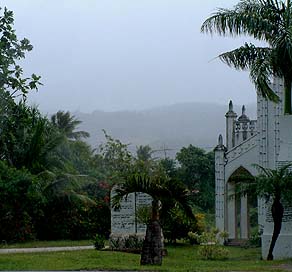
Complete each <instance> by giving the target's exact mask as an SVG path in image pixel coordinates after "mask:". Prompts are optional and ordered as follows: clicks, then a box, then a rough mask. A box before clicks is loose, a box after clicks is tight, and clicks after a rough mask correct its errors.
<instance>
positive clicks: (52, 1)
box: [0, 0, 256, 112]
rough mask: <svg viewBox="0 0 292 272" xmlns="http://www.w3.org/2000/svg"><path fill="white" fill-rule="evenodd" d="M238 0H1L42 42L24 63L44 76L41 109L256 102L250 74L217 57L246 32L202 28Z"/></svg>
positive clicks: (20, 28) (24, 33) (18, 25)
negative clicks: (225, 34)
mask: <svg viewBox="0 0 292 272" xmlns="http://www.w3.org/2000/svg"><path fill="white" fill-rule="evenodd" d="M237 2H238V1H237V0H1V4H0V5H1V6H2V7H3V6H7V7H8V8H9V9H11V10H13V11H14V14H15V29H16V30H17V34H18V37H19V38H23V37H26V38H28V39H29V40H30V41H31V43H32V44H33V46H34V50H33V51H32V52H30V53H29V54H28V55H27V57H26V60H25V62H24V63H23V66H24V68H25V71H26V72H27V73H33V72H34V73H36V74H38V75H41V76H42V82H43V84H44V86H43V87H41V88H40V90H39V92H38V93H36V94H32V95H30V97H29V99H30V101H31V102H32V103H35V104H38V105H39V107H40V109H41V110H43V111H46V112H53V111H57V110H59V109H63V110H73V111H74V110H80V111H84V112H90V111H93V110H95V109H100V110H106V111H108V110H109V111H113V110H123V109H128V110H133V109H144V108H149V107H155V106H159V105H168V104H174V103H178V102H193V101H200V102H206V101H209V102H217V103H221V104H222V103H225V104H227V103H228V100H229V99H233V101H234V102H235V103H236V104H242V103H250V102H255V99H256V98H255V91H254V87H253V86H252V84H251V83H250V81H249V78H248V74H247V73H243V72H237V71H234V70H233V69H231V68H229V67H227V66H226V65H225V64H223V63H221V62H220V61H219V60H218V59H215V60H213V59H214V57H216V56H217V55H218V54H219V53H221V52H224V51H228V50H231V49H234V48H236V47H238V46H240V45H241V44H242V43H243V41H249V40H248V39H247V38H245V39H243V38H242V39H232V38H222V37H218V36H214V37H213V38H212V37H210V36H209V35H206V34H201V33H200V26H201V24H202V22H203V21H204V19H206V18H207V17H208V16H209V15H210V14H211V13H212V12H214V11H215V9H216V7H232V6H233V5H234V4H236V3H237Z"/></svg>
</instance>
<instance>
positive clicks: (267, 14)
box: [201, 0, 292, 114]
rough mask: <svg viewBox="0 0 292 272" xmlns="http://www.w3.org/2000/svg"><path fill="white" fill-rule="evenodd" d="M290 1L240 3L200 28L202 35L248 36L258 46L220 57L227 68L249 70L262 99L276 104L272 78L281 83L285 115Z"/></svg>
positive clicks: (291, 45)
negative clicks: (256, 42) (279, 80)
mask: <svg viewBox="0 0 292 272" xmlns="http://www.w3.org/2000/svg"><path fill="white" fill-rule="evenodd" d="M291 18H292V1H291V0H285V1H283V0H240V1H239V3H238V4H236V5H235V6H234V7H233V8H232V9H225V8H220V9H218V10H217V12H215V13H214V14H213V15H212V16H210V17H209V18H208V19H207V20H206V21H205V22H204V23H203V25H202V27H201V31H202V32H206V33H211V34H212V33H217V34H219V35H222V36H228V35H229V36H232V37H234V36H245V35H247V36H251V37H252V38H254V39H255V40H258V41H260V42H261V45H260V46H257V45H254V44H252V43H245V44H244V45H243V46H241V47H239V48H237V49H234V50H232V51H229V52H225V53H222V54H220V55H219V58H220V59H221V60H222V61H223V62H225V63H226V64H227V65H229V66H232V67H234V68H235V69H238V70H249V71H250V78H251V80H252V82H253V83H254V84H255V86H256V89H257V90H258V92H259V93H260V94H262V95H263V97H265V98H268V99H270V100H272V101H275V102H277V101H279V97H278V96H277V94H275V92H274V90H273V89H272V87H271V78H272V77H279V78H281V79H283V81H284V95H285V97H284V112H285V114H292V108H291V87H292V32H291V27H292V20H291Z"/></svg>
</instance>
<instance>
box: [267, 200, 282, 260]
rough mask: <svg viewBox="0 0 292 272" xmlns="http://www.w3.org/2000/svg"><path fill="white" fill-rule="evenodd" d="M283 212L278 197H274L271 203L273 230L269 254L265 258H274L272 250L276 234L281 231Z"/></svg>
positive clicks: (276, 237)
mask: <svg viewBox="0 0 292 272" xmlns="http://www.w3.org/2000/svg"><path fill="white" fill-rule="evenodd" d="M283 214H284V207H283V205H282V203H281V202H280V199H279V198H275V199H274V202H273V205H272V217H273V221H274V231H273V236H272V241H271V244H270V248H269V254H268V257H267V260H273V259H274V256H273V250H274V247H275V244H276V241H277V239H278V236H279V234H280V232H281V228H282V219H283Z"/></svg>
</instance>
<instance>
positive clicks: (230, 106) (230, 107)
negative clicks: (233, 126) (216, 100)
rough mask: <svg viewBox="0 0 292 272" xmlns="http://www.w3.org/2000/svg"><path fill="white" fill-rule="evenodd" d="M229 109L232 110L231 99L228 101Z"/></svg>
mask: <svg viewBox="0 0 292 272" xmlns="http://www.w3.org/2000/svg"><path fill="white" fill-rule="evenodd" d="M229 111H233V103H232V100H230V101H229Z"/></svg>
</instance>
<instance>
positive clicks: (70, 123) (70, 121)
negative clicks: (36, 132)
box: [51, 111, 90, 140]
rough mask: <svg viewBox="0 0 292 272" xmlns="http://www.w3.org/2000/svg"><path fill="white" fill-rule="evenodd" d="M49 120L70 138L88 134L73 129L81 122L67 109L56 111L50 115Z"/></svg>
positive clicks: (78, 137) (76, 138)
mask: <svg viewBox="0 0 292 272" xmlns="http://www.w3.org/2000/svg"><path fill="white" fill-rule="evenodd" d="M51 121H52V123H53V124H54V126H56V127H57V128H58V129H59V130H60V131H61V132H62V133H64V135H65V136H66V137H67V138H68V139H70V140H73V139H74V140H79V139H81V138H88V137H89V136H90V135H89V133H88V132H86V131H82V130H81V131H75V130H76V127H77V126H78V125H79V124H80V123H82V122H81V121H79V120H77V119H76V118H75V116H74V115H71V114H70V112H69V111H67V112H64V111H58V112H57V113H56V114H53V115H52V117H51Z"/></svg>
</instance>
